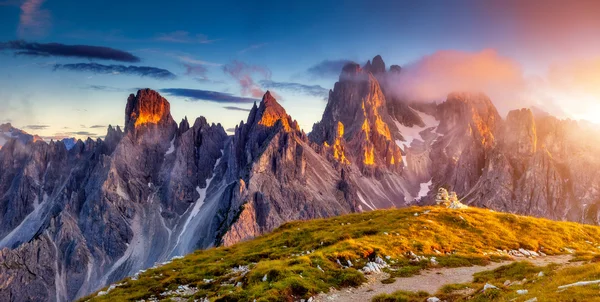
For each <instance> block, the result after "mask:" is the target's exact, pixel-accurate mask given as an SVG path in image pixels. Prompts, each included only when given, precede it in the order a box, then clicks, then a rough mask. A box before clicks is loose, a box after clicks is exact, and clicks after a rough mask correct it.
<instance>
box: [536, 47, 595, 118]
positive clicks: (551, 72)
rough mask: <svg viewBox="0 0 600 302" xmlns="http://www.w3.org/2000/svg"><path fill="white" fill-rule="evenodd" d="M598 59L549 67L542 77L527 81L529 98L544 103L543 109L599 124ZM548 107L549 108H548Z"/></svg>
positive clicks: (574, 61)
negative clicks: (558, 109)
mask: <svg viewBox="0 0 600 302" xmlns="http://www.w3.org/2000/svg"><path fill="white" fill-rule="evenodd" d="M598 70H600V56H597V57H590V58H585V59H574V60H569V61H562V62H561V63H555V64H553V65H551V66H550V68H549V69H548V71H547V74H546V76H545V77H544V78H535V79H534V80H531V81H530V89H529V93H530V96H531V97H535V98H537V99H539V100H543V101H544V104H539V105H538V106H540V107H542V106H541V105H545V106H543V107H542V108H543V109H544V110H546V111H549V112H550V113H551V114H556V110H553V109H556V107H558V108H560V109H561V110H562V111H563V113H564V115H565V116H567V117H571V118H576V119H586V120H590V121H593V122H600V117H599V116H598V112H600V78H599V77H598ZM548 105H551V107H550V108H548V107H549V106H548Z"/></svg>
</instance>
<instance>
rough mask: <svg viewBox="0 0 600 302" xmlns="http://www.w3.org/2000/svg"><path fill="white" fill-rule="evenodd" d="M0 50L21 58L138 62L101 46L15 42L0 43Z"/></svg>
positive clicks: (132, 56)
mask: <svg viewBox="0 0 600 302" xmlns="http://www.w3.org/2000/svg"><path fill="white" fill-rule="evenodd" d="M0 49H6V50H13V51H15V54H16V55H22V56H36V57H72V58H85V59H90V60H94V59H97V60H112V61H119V62H130V63H135V62H139V61H140V58H138V57H136V56H134V55H133V54H131V53H129V52H126V51H122V50H118V49H114V48H110V47H103V46H91V45H66V44H61V43H35V42H26V41H23V40H17V41H8V42H2V43H0Z"/></svg>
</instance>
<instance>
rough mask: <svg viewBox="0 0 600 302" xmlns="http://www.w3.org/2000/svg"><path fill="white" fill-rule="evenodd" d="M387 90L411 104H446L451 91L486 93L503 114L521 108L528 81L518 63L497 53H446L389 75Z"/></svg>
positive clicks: (491, 51) (485, 51)
mask: <svg viewBox="0 0 600 302" xmlns="http://www.w3.org/2000/svg"><path fill="white" fill-rule="evenodd" d="M383 82H384V86H385V87H386V89H387V90H388V91H389V92H390V93H392V94H395V95H396V96H397V97H399V98H402V99H409V100H411V101H443V100H445V99H446V96H447V95H448V93H450V92H454V91H469V92H484V93H486V94H487V95H489V96H490V98H491V99H492V100H495V101H496V105H497V106H499V107H501V108H499V109H501V111H504V110H507V109H508V108H511V109H512V108H514V107H515V106H521V105H522V104H521V101H522V97H523V93H524V92H525V91H526V89H527V81H526V79H525V77H524V75H523V70H522V68H521V66H520V64H518V62H516V61H514V60H512V59H510V58H507V57H503V56H501V55H499V54H498V53H497V52H496V51H495V50H492V49H485V50H482V51H479V52H464V51H457V50H442V51H437V52H435V53H433V54H431V55H428V56H424V57H422V58H421V59H419V60H417V61H416V62H413V63H411V64H408V65H406V66H403V68H402V71H401V72H400V73H388V74H387V77H386V78H385V79H384V80H383Z"/></svg>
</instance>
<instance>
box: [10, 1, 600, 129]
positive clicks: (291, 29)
mask: <svg viewBox="0 0 600 302" xmlns="http://www.w3.org/2000/svg"><path fill="white" fill-rule="evenodd" d="M111 2H112V3H111ZM531 2H534V1H531ZM551 2H552V3H553V4H552V5H548V6H547V11H546V12H544V8H543V7H542V8H540V7H539V6H535V5H533V6H532V5H525V6H527V7H521V6H520V4H519V2H518V1H486V2H482V1H467V0H464V1H344V2H340V1H302V2H294V3H288V2H287V1H173V3H169V4H166V2H164V1H118V2H116V1H114V2H113V1H95V0H91V1H58V0H0V19H1V20H3V21H2V24H3V25H2V27H0V43H4V44H0V48H2V49H3V50H0V106H1V107H2V110H1V111H0V122H6V121H10V122H12V123H13V125H14V126H17V127H20V128H24V130H26V131H28V132H32V133H40V134H42V135H44V136H47V137H51V136H57V137H60V136H77V137H85V136H87V135H91V136H102V135H104V134H105V132H106V131H105V128H102V127H100V126H106V125H108V124H113V125H122V123H123V118H124V116H123V115H124V114H123V112H124V107H125V102H126V99H127V95H128V94H129V93H132V92H134V91H135V88H141V87H149V88H152V89H156V90H159V91H161V92H162V93H163V95H164V96H165V97H166V98H167V99H168V100H169V101H170V102H171V110H172V115H173V116H174V118H175V119H176V120H180V119H181V118H183V117H184V116H186V115H187V116H188V118H189V119H194V118H196V117H198V116H200V115H203V116H205V117H207V119H208V120H209V121H211V122H221V123H222V124H223V126H224V127H225V128H231V127H234V125H235V124H237V123H239V121H240V120H243V119H245V118H246V115H247V112H244V111H241V110H231V109H225V108H224V107H238V108H250V107H251V104H250V103H248V100H247V99H248V98H250V99H252V98H259V92H260V91H264V90H266V89H272V90H274V91H275V93H276V94H277V95H279V96H281V98H282V99H281V103H282V104H283V106H284V107H285V108H286V109H287V110H288V113H290V114H291V115H292V116H293V117H294V118H296V119H297V120H298V121H299V122H300V125H301V127H302V128H303V129H305V131H307V132H308V131H310V128H311V126H312V123H314V122H316V121H317V120H319V119H320V116H321V113H322V111H323V109H324V107H325V104H326V102H325V101H324V100H323V95H326V93H327V90H328V89H330V88H332V87H333V84H334V82H335V81H336V80H337V76H336V73H335V72H333V73H319V74H316V73H314V72H312V73H311V72H310V70H313V71H314V70H315V69H314V68H313V69H311V67H315V66H317V67H318V66H319V64H320V63H322V62H324V61H326V60H330V61H334V62H337V61H343V60H354V61H356V62H359V63H364V62H366V60H367V59H369V58H372V57H373V56H375V55H377V54H381V55H382V56H383V58H384V60H385V61H386V63H387V64H388V66H389V65H391V64H399V65H401V66H406V65H408V66H410V65H411V64H412V65H414V66H423V65H424V64H425V63H426V60H427V58H428V57H427V56H433V58H435V56H436V55H437V54H439V53H440V52H443V51H447V50H452V51H460V52H464V53H466V54H475V55H477V54H479V53H480V52H481V51H483V50H486V49H493V50H494V51H495V53H496V57H498V58H501V59H502V58H508V59H510V60H511V64H513V63H514V65H515V66H516V69H518V70H519V72H520V73H522V74H520V75H519V76H521V77H524V78H526V81H527V82H528V83H529V82H531V77H532V76H531V75H534V76H539V77H542V78H544V81H545V79H546V76H547V74H546V72H547V70H548V69H549V68H550V67H551V66H554V65H553V64H556V63H557V62H558V63H560V62H562V61H565V60H572V59H573V58H586V59H587V58H590V59H594V58H595V57H596V55H598V54H600V52H598V50H599V48H598V45H597V44H598V43H597V42H590V40H591V37H594V35H595V37H596V38H595V39H596V40H597V34H598V29H597V27H595V25H597V23H595V22H594V21H593V20H594V19H596V18H595V17H598V16H597V15H594V13H593V9H591V8H595V7H596V6H597V5H595V4H594V2H589V3H587V4H586V5H587V6H585V5H581V7H580V8H576V9H574V10H573V11H572V12H570V11H569V10H567V12H566V13H565V14H564V16H563V17H564V18H561V15H560V14H561V12H562V11H565V9H564V7H563V5H562V4H561V2H560V1H548V2H547V3H551ZM583 2H585V1H582V2H581V3H582V4H583ZM590 10H592V14H591V15H589V14H586V15H585V16H582V14H584V13H585V12H589V11H590ZM540 11H541V13H540ZM596 11H598V10H596ZM549 17H552V18H549ZM579 19H582V20H589V21H590V23H582V22H579V21H577V20H579ZM580 23H581V24H580ZM559 26H560V27H559ZM555 27H556V28H561V29H564V28H566V29H564V31H565V32H563V31H562V30H554V28H555ZM17 40H23V41H24V43H25V44H20V45H19V46H18V47H15V46H14V44H7V43H9V42H11V41H17ZM557 41H559V42H562V43H557ZM530 42H531V43H530ZM584 42H585V43H584ZM28 43H29V44H28ZM31 43H39V44H37V45H38V47H39V45H42V47H44V45H46V44H45V43H60V44H61V45H64V46H66V47H69V46H70V45H90V46H101V47H108V48H111V49H113V50H115V51H122V52H125V53H127V54H130V55H133V56H135V57H137V58H139V61H136V62H130V61H122V60H121V61H119V60H114V59H113V60H105V59H101V58H98V57H85V56H81V53H79V56H74V57H73V56H72V57H64V56H58V55H56V52H53V51H50V52H45V53H43V54H44V56H41V55H40V54H39V53H37V55H36V56H32V55H17V53H19V52H23V51H25V50H28V49H29V50H30V48H27V47H31ZM579 44H581V45H585V47H578V45H579ZM2 45H3V46H2ZM564 45H569V47H562V46H564ZM44 49H46V48H44ZM94 51H95V50H94ZM92 52H93V51H92ZM424 57H425V59H424ZM496 57H494V59H497V58H496ZM117 58H120V57H119V56H117ZM429 59H431V57H429ZM452 60H454V59H452ZM466 60H470V57H469V58H467V59H466ZM436 62H437V61H436ZM460 62H462V63H461V64H463V63H464V62H463V61H460ZM599 62H600V61H599ZM70 64H71V65H70ZM72 64H78V65H72ZM91 64H100V65H102V66H96V65H95V66H92V67H93V68H92V67H90V65H91ZM110 65H115V66H111V67H107V66H110ZM116 65H119V66H118V67H117V66H116ZM121 65H122V66H121ZM331 65H333V66H337V65H335V64H331ZM425 65H426V64H425ZM127 66H134V67H133V68H130V69H125V68H126V67H127ZM492 66H495V65H492ZM83 67H85V68H83ZM138 67H147V68H151V69H144V70H140V69H139V68H138ZM451 69H453V68H451ZM157 70H160V72H167V73H170V74H171V75H172V76H169V77H159V78H156V77H152V76H150V75H149V74H150V73H148V72H157ZM153 74H155V73H153ZM449 77H452V74H451V75H449ZM478 77H479V76H478ZM493 79H497V77H494V78H493ZM248 81H250V83H249V82H248ZM511 83H512V82H511ZM527 86H528V87H530V86H531V85H529V84H527ZM554 86H556V85H553V87H554ZM192 90H198V91H199V92H197V91H192ZM182 91H183V92H185V93H182ZM207 93H208V95H209V96H208V97H207ZM594 93H595V91H594V92H592V96H591V97H592V98H591V99H589V100H588V101H587V103H586V104H588V103H589V105H590V106H592V107H591V108H596V109H598V108H597V107H593V106H594V104H597V101H598V99H597V98H594V97H596V96H597V95H594ZM216 94H218V96H219V98H218V99H219V100H220V102H214V101H212V102H210V101H206V99H207V98H211V97H210V96H214V95H216ZM535 95H536V100H535V102H534V103H536V104H539V103H540V102H542V101H543V100H544V97H542V96H540V94H539V93H538V92H536V93H535ZM194 96H195V97H196V98H194ZM584 97H585V98H589V97H590V95H589V93H587V94H586V95H585V96H584ZM530 98H532V97H531V96H530ZM223 100H230V102H227V103H224V102H223ZM551 102H552V106H554V107H557V108H559V107H560V108H559V109H560V110H559V109H557V110H556V111H557V112H565V110H564V108H562V106H561V105H560V100H552V101H551ZM557 104H559V105H557ZM554 107H553V108H554ZM567 111H568V110H567ZM565 115H567V116H569V113H567V114H565ZM571 116H572V117H583V118H585V115H580V116H578V115H577V114H571ZM32 126H33V127H32ZM35 126H46V127H35ZM93 126H96V127H93Z"/></svg>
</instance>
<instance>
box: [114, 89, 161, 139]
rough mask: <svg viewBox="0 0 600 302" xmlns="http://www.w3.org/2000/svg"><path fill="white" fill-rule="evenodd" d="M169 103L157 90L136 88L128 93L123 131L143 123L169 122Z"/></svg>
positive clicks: (130, 129) (157, 123)
mask: <svg viewBox="0 0 600 302" xmlns="http://www.w3.org/2000/svg"><path fill="white" fill-rule="evenodd" d="M170 108H171V105H170V104H169V102H168V101H167V100H166V99H165V98H163V97H162V96H161V95H160V94H159V93H158V92H156V91H154V90H151V89H141V90H138V92H137V94H136V95H133V94H131V95H129V98H128V99H127V106H126V108H125V132H129V131H132V130H133V129H137V128H139V127H141V126H145V125H152V124H154V125H164V124H171V123H172V122H173V118H172V117H171V110H170Z"/></svg>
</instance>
